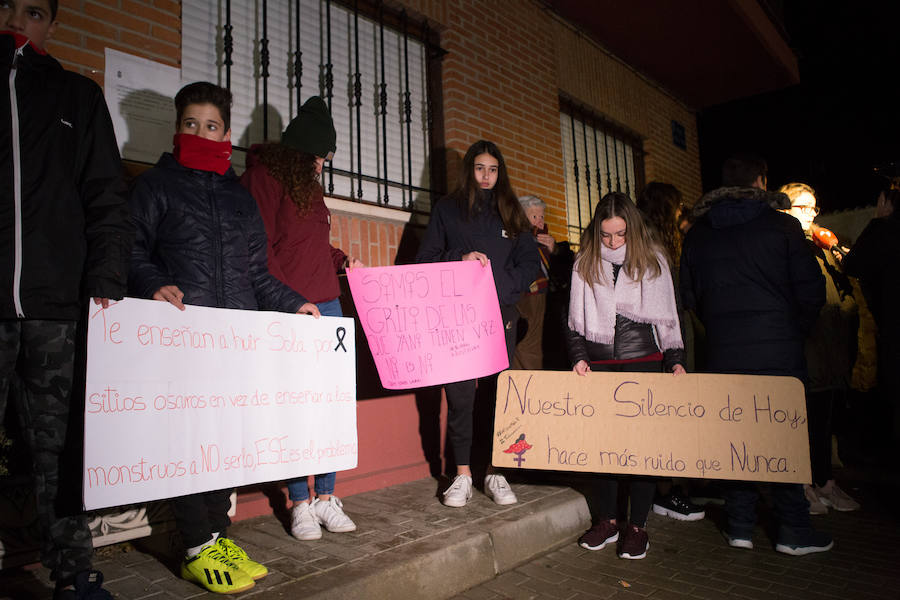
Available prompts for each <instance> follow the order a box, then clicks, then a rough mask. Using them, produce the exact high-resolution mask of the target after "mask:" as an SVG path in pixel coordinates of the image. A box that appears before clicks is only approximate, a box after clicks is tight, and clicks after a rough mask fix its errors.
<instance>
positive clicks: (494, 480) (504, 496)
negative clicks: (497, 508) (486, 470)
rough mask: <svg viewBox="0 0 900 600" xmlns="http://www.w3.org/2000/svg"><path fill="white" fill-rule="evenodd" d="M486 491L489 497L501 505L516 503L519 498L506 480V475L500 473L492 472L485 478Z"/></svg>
mask: <svg viewBox="0 0 900 600" xmlns="http://www.w3.org/2000/svg"><path fill="white" fill-rule="evenodd" d="M484 493H485V494H486V495H487V497H488V498H490V499H491V500H493V501H494V502H496V503H497V504H499V505H501V506H505V505H507V504H515V503H516V502H518V501H519V500H518V499H517V498H516V495H515V494H514V493H513V491H512V488H510V487H509V483H508V482H507V481H506V477H504V476H503V475H501V474H500V473H491V474H490V475H486V476H485V478H484Z"/></svg>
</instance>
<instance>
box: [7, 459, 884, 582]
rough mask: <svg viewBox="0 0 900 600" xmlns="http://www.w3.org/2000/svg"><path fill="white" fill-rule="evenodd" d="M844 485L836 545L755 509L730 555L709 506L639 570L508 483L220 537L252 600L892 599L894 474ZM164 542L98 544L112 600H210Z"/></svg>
mask: <svg viewBox="0 0 900 600" xmlns="http://www.w3.org/2000/svg"><path fill="white" fill-rule="evenodd" d="M842 474H843V475H844V477H843V479H842V481H843V482H844V483H846V484H847V485H846V488H845V489H847V491H849V492H851V493H852V494H853V495H854V496H856V497H857V498H858V499H859V500H860V501H861V502H862V504H863V510H861V511H859V512H854V513H835V512H833V511H832V512H831V513H830V514H829V515H826V516H823V517H814V521H813V522H814V524H815V525H816V526H817V527H819V528H821V529H822V530H824V531H827V532H829V533H831V534H833V535H834V538H835V548H834V550H833V551H831V552H828V553H824V554H818V555H810V556H806V557H791V556H785V555H781V554H778V553H776V552H775V551H774V550H773V549H772V543H770V539H769V537H768V536H767V534H766V526H767V524H768V523H769V520H768V519H767V517H766V512H767V511H766V510H765V509H763V510H761V512H762V513H763V518H762V520H761V523H762V524H761V525H760V526H759V527H757V531H756V534H755V535H754V543H755V544H756V548H755V549H754V550H752V551H745V550H744V551H742V550H736V549H732V548H729V547H728V546H726V545H725V543H724V541H723V540H722V538H721V536H720V534H719V522H720V519H721V516H722V515H721V509H720V508H716V507H710V508H709V509H708V511H707V517H706V518H705V519H704V520H702V521H697V522H694V523H685V522H679V521H673V520H670V519H665V518H662V517H658V516H656V515H652V514H651V518H650V522H649V524H648V531H649V533H650V551H649V553H648V556H647V558H646V559H644V560H640V561H626V560H620V559H618V558H616V556H615V551H614V549H612V548H607V549H604V550H602V551H599V552H589V551H587V550H584V549H582V548H580V547H578V546H577V544H575V540H576V539H577V537H578V536H579V535H580V534H581V533H582V532H583V531H584V530H585V529H587V527H588V526H589V524H590V517H589V512H588V507H587V503H586V502H585V499H584V496H583V495H582V494H580V493H578V492H576V491H574V490H573V489H571V488H568V487H562V486H559V485H548V484H517V483H515V482H513V488H514V490H515V491H516V493H517V494H518V497H519V503H518V504H516V505H513V506H509V507H502V506H497V505H496V504H494V503H493V502H492V501H490V500H489V499H487V497H485V496H484V495H483V494H482V493H480V492H476V493H475V496H474V498H473V499H472V501H470V503H469V504H468V505H467V506H465V507H464V508H459V509H453V508H446V507H444V506H442V505H441V504H440V502H439V499H438V498H437V496H436V492H437V483H436V481H435V480H434V479H423V480H420V481H415V482H411V483H406V484H402V485H398V486H393V487H390V488H385V489H382V490H377V491H374V492H367V493H364V494H358V495H356V496H352V497H348V498H345V499H344V508H345V510H346V511H347V514H349V515H350V516H351V517H352V518H353V519H354V520H355V521H356V523H357V525H358V530H357V531H355V532H353V533H343V534H332V533H329V532H327V531H323V537H322V539H320V540H317V541H312V542H298V541H296V540H294V539H293V538H292V537H291V536H290V534H289V533H287V529H286V528H287V523H286V518H287V513H286V512H285V513H284V514H281V515H279V516H275V515H271V516H265V517H259V518H256V519H250V520H247V521H242V522H240V523H238V524H236V525H234V526H233V527H232V528H231V529H230V530H229V535H230V536H231V537H233V538H235V539H236V540H237V541H238V542H239V543H240V544H241V545H242V546H243V547H244V548H245V549H246V550H247V551H248V552H249V553H250V555H251V556H252V557H253V558H254V559H256V560H258V561H260V562H263V563H265V564H266V565H267V566H268V567H269V571H270V574H269V575H268V576H267V577H266V578H264V579H262V580H260V581H259V582H258V583H257V585H256V587H255V588H253V589H252V590H250V591H248V592H245V593H244V594H240V595H239V597H248V598H249V597H252V598H254V599H255V600H256V599H273V598H284V599H293V598H330V599H333V600H338V599H352V598H365V599H367V600H378V599H382V598H385V599H386V598H391V599H400V600H406V599H415V598H426V599H428V600H440V599H444V598H457V599H459V600H463V599H465V600H491V599H497V600H505V599H511V598H515V599H516V600H520V599H524V598H564V599H571V600H582V599H586V598H621V597H625V596H628V597H631V598H634V597H636V596H641V597H651V598H654V599H656V598H673V599H685V598H705V599H714V598H750V599H758V600H762V599H766V600H768V599H770V598H775V599H784V600H787V599H803V600H805V599H807V598H809V599H815V600H829V599H830V600H836V599H838V598H840V599H848V598H849V599H856V598H860V599H872V600H874V599H876V598H878V599H880V598H900V569H898V565H900V563H898V562H897V559H896V554H895V549H896V548H897V547H898V546H900V517H898V514H900V511H897V510H896V503H897V499H898V498H900V486H898V482H897V474H896V473H894V474H892V475H891V476H888V477H880V478H879V477H878V476H877V475H876V476H875V477H873V476H872V474H871V473H870V474H867V475H866V476H860V474H858V473H857V474H854V473H851V472H847V471H845V472H843V473H842ZM543 477H552V475H543ZM280 519H281V520H280ZM172 543H173V536H172V535H159V536H156V537H151V538H146V539H144V540H141V541H139V542H136V543H135V544H130V543H125V544H118V545H116V546H109V547H106V548H102V549H100V550H99V551H98V557H97V561H96V563H95V564H96V567H97V568H98V569H100V570H102V571H103V572H104V574H105V576H106V581H107V584H106V587H107V588H108V589H109V590H110V591H112V592H113V593H114V594H116V596H117V598H120V599H123V600H142V599H150V598H154V599H159V600H172V599H187V598H199V597H207V598H213V597H215V595H214V594H209V593H207V592H205V591H203V590H202V589H200V588H199V587H197V586H195V585H193V584H190V583H187V582H185V581H183V580H181V579H180V578H179V577H178V576H177V570H178V563H179V550H178V549H177V548H174V547H172ZM50 590H51V587H50V583H49V580H48V572H47V570H46V569H44V568H37V569H31V570H21V571H12V572H4V573H3V574H2V575H0V598H4V599H5V598H15V599H16V600H19V599H31V598H49V595H50Z"/></svg>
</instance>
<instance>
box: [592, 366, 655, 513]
mask: <svg viewBox="0 0 900 600" xmlns="http://www.w3.org/2000/svg"><path fill="white" fill-rule="evenodd" d="M591 370H592V371H603V372H614V373H660V372H661V371H662V362H661V361H642V362H633V363H622V364H593V363H592V364H591ZM656 481H657V479H656V478H655V477H645V476H623V475H598V476H597V479H596V480H595V481H594V482H593V483H592V485H591V492H590V493H591V496H592V498H591V500H592V504H593V505H594V507H595V511H596V516H597V518H598V519H607V520H609V519H615V518H616V517H617V513H618V510H617V509H618V496H619V484H620V483H621V484H624V485H627V486H628V498H629V500H630V502H629V504H630V507H631V514H630V516H629V517H628V522H629V523H631V524H632V525H637V526H638V527H644V526H645V525H646V524H647V515H648V514H650V507H651V506H653V496H654V494H655V493H656Z"/></svg>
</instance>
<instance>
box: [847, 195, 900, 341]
mask: <svg viewBox="0 0 900 600" xmlns="http://www.w3.org/2000/svg"><path fill="white" fill-rule="evenodd" d="M843 266H844V272H845V273H847V274H848V275H851V276H853V277H858V278H859V282H860V285H861V286H862V289H863V293H864V294H865V295H866V301H867V302H868V304H869V309H870V310H871V311H872V315H873V316H874V317H875V323H876V324H877V325H878V334H879V336H881V337H884V338H890V339H892V340H894V341H895V343H896V340H897V339H898V338H900V310H898V309H897V302H898V298H900V215H898V214H897V213H896V212H895V213H894V214H892V215H891V216H889V217H881V218H878V219H872V220H871V221H870V222H869V224H868V225H867V226H866V228H865V229H863V232H862V233H861V234H859V237H858V238H857V239H856V243H855V244H854V245H853V248H852V249H851V250H850V254H848V255H847V257H846V258H845V259H844V261H843ZM898 345H900V344H898Z"/></svg>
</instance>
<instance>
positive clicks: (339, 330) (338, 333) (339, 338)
mask: <svg viewBox="0 0 900 600" xmlns="http://www.w3.org/2000/svg"><path fill="white" fill-rule="evenodd" d="M334 334H335V335H336V336H337V341H338V343H337V346H335V347H334V351H335V352H337V351H338V348H340V349H341V350H343V351H344V352H346V351H347V348H346V347H344V336H346V335H347V330H346V329H344V328H343V327H338V328H337V330H336V331H335V332H334Z"/></svg>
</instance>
